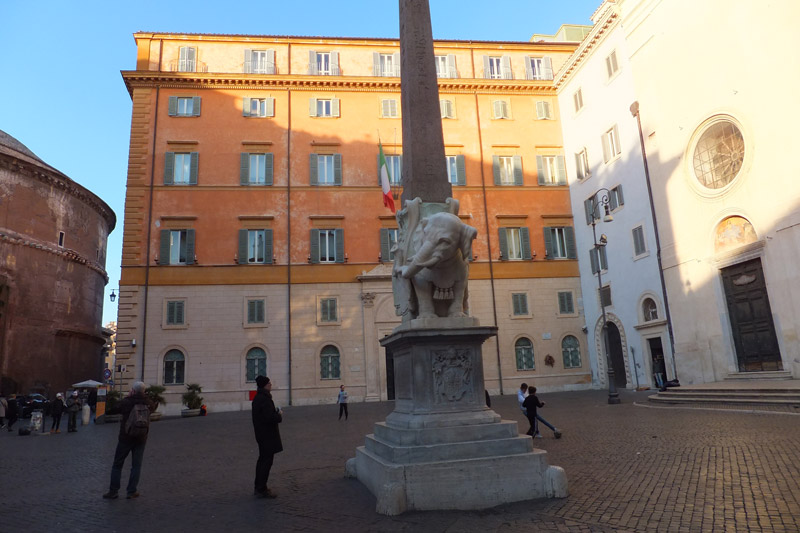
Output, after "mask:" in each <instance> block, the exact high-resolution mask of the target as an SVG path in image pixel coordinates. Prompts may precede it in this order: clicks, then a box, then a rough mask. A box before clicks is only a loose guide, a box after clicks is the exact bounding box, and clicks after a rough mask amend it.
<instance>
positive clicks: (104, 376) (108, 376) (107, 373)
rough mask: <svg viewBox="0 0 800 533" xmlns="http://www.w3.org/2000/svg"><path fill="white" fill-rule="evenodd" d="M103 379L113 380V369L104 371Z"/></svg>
mask: <svg viewBox="0 0 800 533" xmlns="http://www.w3.org/2000/svg"><path fill="white" fill-rule="evenodd" d="M103 378H104V379H109V378H111V369H110V368H106V369H105V370H103Z"/></svg>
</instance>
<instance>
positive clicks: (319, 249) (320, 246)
mask: <svg viewBox="0 0 800 533" xmlns="http://www.w3.org/2000/svg"><path fill="white" fill-rule="evenodd" d="M311 262H312V263H344V230H342V229H341V228H340V229H312V230H311Z"/></svg>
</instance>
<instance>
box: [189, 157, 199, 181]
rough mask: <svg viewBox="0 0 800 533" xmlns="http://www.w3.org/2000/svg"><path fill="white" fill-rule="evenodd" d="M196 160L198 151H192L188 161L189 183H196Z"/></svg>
mask: <svg viewBox="0 0 800 533" xmlns="http://www.w3.org/2000/svg"><path fill="white" fill-rule="evenodd" d="M198 160H199V154H198V152H192V154H191V156H190V163H189V185H197V166H198Z"/></svg>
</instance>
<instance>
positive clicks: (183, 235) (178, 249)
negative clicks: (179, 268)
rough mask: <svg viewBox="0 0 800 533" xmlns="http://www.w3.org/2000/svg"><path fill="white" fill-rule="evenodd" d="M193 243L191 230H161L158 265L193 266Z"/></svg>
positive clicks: (193, 237)
mask: <svg viewBox="0 0 800 533" xmlns="http://www.w3.org/2000/svg"><path fill="white" fill-rule="evenodd" d="M194 241H195V235H194V230H193V229H178V230H169V229H165V230H161V244H160V247H159V258H158V264H159V265H192V264H194V262H195V261H194Z"/></svg>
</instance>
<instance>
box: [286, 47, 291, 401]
mask: <svg viewBox="0 0 800 533" xmlns="http://www.w3.org/2000/svg"><path fill="white" fill-rule="evenodd" d="M288 56H289V74H291V73H292V44H291V43H289V51H288ZM286 95H287V104H286V112H287V127H286V257H287V261H286V313H287V314H286V323H287V328H286V336H287V338H286V347H287V351H286V353H287V356H288V361H289V368H288V379H289V384H288V385H289V405H292V247H291V244H290V243H291V242H292V90H291V88H290V89H287V90H286Z"/></svg>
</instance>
